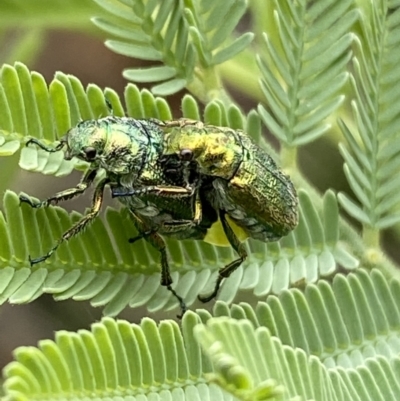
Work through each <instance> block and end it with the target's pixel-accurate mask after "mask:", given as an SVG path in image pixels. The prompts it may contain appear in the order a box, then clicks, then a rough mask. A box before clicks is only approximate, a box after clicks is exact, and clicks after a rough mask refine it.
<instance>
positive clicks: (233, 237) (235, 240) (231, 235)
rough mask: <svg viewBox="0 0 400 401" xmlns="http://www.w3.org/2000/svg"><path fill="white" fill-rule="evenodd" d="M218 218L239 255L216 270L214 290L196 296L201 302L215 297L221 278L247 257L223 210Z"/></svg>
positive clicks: (227, 275)
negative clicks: (204, 294)
mask: <svg viewBox="0 0 400 401" xmlns="http://www.w3.org/2000/svg"><path fill="white" fill-rule="evenodd" d="M220 219H221V224H222V228H223V229H224V233H225V235H226V237H227V238H228V241H229V243H230V244H231V246H232V247H233V249H234V250H235V251H236V252H237V254H238V255H239V259H236V260H234V261H233V262H231V263H229V264H228V265H226V266H224V267H223V268H222V269H220V270H219V272H218V278H217V281H216V283H215V287H214V291H213V292H212V293H211V294H210V295H207V296H201V295H199V296H198V299H199V300H200V301H201V302H208V301H211V300H212V299H213V298H215V297H216V296H217V294H218V291H219V288H220V286H221V283H222V280H224V279H225V278H228V277H229V276H230V275H231V274H232V273H233V272H234V271H235V270H236V269H237V268H238V267H239V266H240V265H241V264H242V263H243V262H244V260H245V259H246V258H247V252H246V249H245V248H244V246H243V244H242V243H241V242H240V241H239V238H238V237H237V236H236V234H235V233H234V231H233V230H232V228H231V226H230V225H229V223H228V221H227V220H226V218H225V212H224V211H222V210H221V211H220Z"/></svg>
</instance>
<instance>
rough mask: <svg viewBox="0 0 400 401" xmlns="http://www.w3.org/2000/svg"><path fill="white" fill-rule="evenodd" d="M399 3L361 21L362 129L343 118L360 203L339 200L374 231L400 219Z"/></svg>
mask: <svg viewBox="0 0 400 401" xmlns="http://www.w3.org/2000/svg"><path fill="white" fill-rule="evenodd" d="M397 3H398V2H396V1H389V2H386V1H378V2H376V3H375V4H374V6H373V7H371V13H372V14H371V18H370V19H369V20H367V19H363V21H362V23H363V24H362V27H363V36H362V37H361V42H360V43H359V47H358V53H357V56H356V57H355V58H354V59H353V63H354V78H353V79H352V83H353V87H354V91H355V100H354V102H353V104H352V105H353V110H354V115H355V119H356V122H357V130H358V134H356V133H354V132H353V131H352V130H350V129H349V128H348V127H347V125H346V124H345V123H344V122H341V123H340V126H341V128H342V132H343V134H344V136H345V138H346V140H347V145H348V146H347V147H345V146H344V145H341V148H340V150H341V153H342V156H343V158H344V160H345V165H344V171H345V174H346V177H347V179H348V181H349V184H350V186H351V188H352V190H353V191H354V194H355V195H356V197H357V198H358V201H359V203H355V202H354V201H353V200H351V199H350V198H349V197H348V196H347V195H345V194H340V195H339V200H340V203H341V205H342V206H343V207H344V208H345V209H346V211H347V212H348V213H349V214H350V215H352V216H353V217H355V218H356V219H357V220H359V221H360V222H361V223H362V224H363V225H364V227H370V228H372V229H374V230H382V229H385V228H388V227H391V226H393V225H395V224H398V223H399V222H400V209H399V204H400V193H399V190H398V188H399V185H400V180H399V174H398V172H399V171H400V140H399V135H398V132H399V130H400V111H399V109H398V107H397V103H396V102H395V101H394V99H395V98H396V97H397V94H398V93H399V90H400V72H399V69H398V43H399V42H398V38H399V36H400V22H399V21H400V9H399V8H398V4H397ZM391 10H393V11H391ZM370 245H373V244H370Z"/></svg>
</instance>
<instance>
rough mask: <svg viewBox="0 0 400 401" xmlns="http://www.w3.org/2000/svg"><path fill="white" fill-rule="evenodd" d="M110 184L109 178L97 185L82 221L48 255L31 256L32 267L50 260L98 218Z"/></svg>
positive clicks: (65, 234) (64, 235)
mask: <svg viewBox="0 0 400 401" xmlns="http://www.w3.org/2000/svg"><path fill="white" fill-rule="evenodd" d="M108 182H109V179H108V178H104V179H103V180H101V181H100V182H99V184H98V185H97V187H96V189H95V192H94V196H93V202H92V207H91V209H90V211H89V213H87V214H86V215H85V216H84V217H82V219H80V220H79V221H78V222H77V223H76V224H74V225H73V226H72V227H71V228H70V229H69V230H67V231H66V232H65V233H64V234H63V235H62V237H61V238H60V239H59V240H58V241H57V244H56V245H55V246H54V247H53V248H52V249H50V251H49V252H47V253H46V255H43V256H41V257H39V258H35V259H31V257H30V256H29V261H30V263H31V266H33V265H35V264H36V263H40V262H43V261H45V260H46V259H48V258H49V257H50V256H51V255H52V254H53V253H54V252H55V251H56V250H57V248H58V247H59V246H60V245H61V244H62V243H63V242H64V241H68V240H69V239H70V238H72V237H74V236H75V235H77V234H79V232H81V231H82V230H83V229H84V228H85V227H86V226H87V225H88V224H89V223H90V222H92V221H93V219H95V218H96V217H97V215H98V214H99V212H100V209H101V205H102V203H103V192H104V187H105V186H106V184H107V183H108Z"/></svg>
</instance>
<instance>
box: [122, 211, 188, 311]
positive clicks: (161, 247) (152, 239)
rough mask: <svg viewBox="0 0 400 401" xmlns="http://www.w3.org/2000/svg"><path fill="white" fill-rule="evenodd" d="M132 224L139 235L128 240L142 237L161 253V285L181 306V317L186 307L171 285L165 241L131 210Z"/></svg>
mask: <svg viewBox="0 0 400 401" xmlns="http://www.w3.org/2000/svg"><path fill="white" fill-rule="evenodd" d="M131 214H132V217H133V220H134V224H135V226H136V228H137V229H138V230H139V235H138V236H136V237H134V238H130V239H129V242H131V243H132V242H136V241H137V240H139V239H141V238H144V239H145V240H146V241H148V242H149V244H151V245H152V246H153V247H154V248H155V249H157V251H158V252H160V255H161V285H162V286H164V287H167V290H168V291H170V292H171V293H172V295H173V296H174V297H175V298H176V299H177V300H178V302H179V307H180V308H181V314H180V315H178V318H179V319H181V318H182V316H183V315H184V313H185V312H186V311H187V307H186V304H185V301H184V300H183V298H182V297H181V296H180V295H179V294H178V293H177V292H176V291H175V290H174V289H173V288H172V287H171V284H172V282H173V281H172V277H171V274H170V270H169V264H168V257H167V248H166V245H165V241H164V240H163V238H162V237H161V236H160V235H159V234H158V233H157V232H155V231H146V230H145V224H144V223H143V222H142V220H141V219H140V218H139V217H138V216H137V215H136V214H134V213H133V212H131Z"/></svg>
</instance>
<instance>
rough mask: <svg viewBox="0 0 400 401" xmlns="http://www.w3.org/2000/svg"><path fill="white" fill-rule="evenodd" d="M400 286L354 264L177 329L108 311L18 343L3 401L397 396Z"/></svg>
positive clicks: (331, 400)
mask: <svg viewBox="0 0 400 401" xmlns="http://www.w3.org/2000/svg"><path fill="white" fill-rule="evenodd" d="M399 289H400V283H399V281H397V280H393V281H392V282H390V283H388V282H387V281H386V280H385V278H384V277H383V276H382V274H381V273H379V272H378V271H376V270H375V271H373V272H369V273H367V272H366V271H364V270H358V271H357V273H355V274H353V273H352V274H350V275H349V276H348V277H344V276H343V275H337V276H336V278H335V280H334V281H333V283H332V284H330V283H327V282H325V281H320V282H319V283H318V285H313V284H311V285H308V286H307V288H306V291H305V293H301V292H300V291H299V290H297V289H291V290H288V291H284V292H283V293H282V294H281V295H280V296H279V297H275V296H272V297H270V298H269V299H268V301H267V302H266V303H264V302H261V303H259V304H258V306H257V308H255V309H253V308H252V307H251V306H250V305H248V304H246V303H242V304H241V305H234V306H232V307H231V308H230V307H229V306H228V305H227V304H225V303H223V302H218V303H217V304H216V306H215V308H214V317H213V316H212V315H211V314H210V313H209V312H207V311H205V310H198V311H197V315H196V314H195V313H193V312H188V313H187V314H186V315H185V316H184V318H183V321H182V327H181V330H180V328H179V326H178V325H177V324H176V323H175V322H173V321H169V320H164V321H162V322H161V323H160V324H159V325H158V326H157V325H156V323H155V322H154V321H153V320H151V319H148V318H145V319H143V321H142V322H141V324H140V325H135V324H130V323H128V322H126V321H123V320H118V321H115V320H113V319H110V318H105V319H103V320H102V321H101V322H99V323H95V324H93V325H92V328H91V330H90V331H88V330H80V331H78V333H68V332H66V331H60V332H58V333H56V337H55V341H50V340H44V341H41V342H40V343H39V346H38V348H36V347H20V348H18V349H17V350H16V351H15V352H14V355H15V359H16V360H15V361H14V362H11V363H10V364H9V365H8V366H6V368H5V369H4V375H5V378H6V380H5V384H4V388H5V393H6V396H5V397H6V398H5V400H7V401H14V400H19V401H25V400H32V399H46V400H50V401H51V400H58V399H60V398H65V399H69V398H74V399H77V400H79V399H82V400H85V399H88V398H90V397H92V395H93V394H96V397H97V398H98V399H104V400H106V399H110V398H116V399H119V398H121V399H124V398H126V399H132V400H152V399H155V398H165V399H176V398H179V399H201V400H231V399H239V400H243V401H247V400H254V399H257V400H267V399H270V398H272V399H277V398H278V399H282V400H295V399H298V398H299V397H300V398H301V399H304V400H311V399H313V400H317V401H353V400H354V401H359V400H363V401H376V400H377V399H382V400H385V401H387V400H393V401H396V400H397V398H398V394H399V391H400V390H399V389H400V381H399V377H398V375H397V373H396V372H397V368H398V366H399V363H400V360H399V357H398V353H399V349H400V348H399V343H400V341H399V331H398V327H399V325H400V302H399V296H398V294H399ZM228 317H230V319H228ZM201 323H202V324H201ZM196 340H198V342H197V341H196ZM215 384H217V386H216V385H215ZM229 393H230V394H229Z"/></svg>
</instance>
